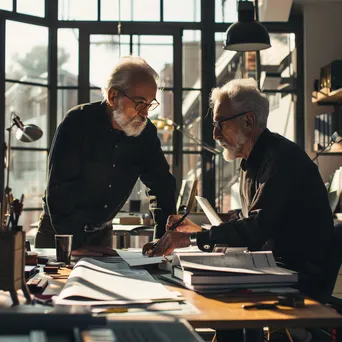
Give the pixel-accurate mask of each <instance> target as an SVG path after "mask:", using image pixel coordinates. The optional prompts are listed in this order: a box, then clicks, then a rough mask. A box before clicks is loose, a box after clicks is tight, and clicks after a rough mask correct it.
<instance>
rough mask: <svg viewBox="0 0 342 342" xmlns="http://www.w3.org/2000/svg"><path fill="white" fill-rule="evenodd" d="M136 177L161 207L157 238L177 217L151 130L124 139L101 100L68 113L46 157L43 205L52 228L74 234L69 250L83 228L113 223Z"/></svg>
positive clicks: (80, 239) (166, 171)
mask: <svg viewBox="0 0 342 342" xmlns="http://www.w3.org/2000/svg"><path fill="white" fill-rule="evenodd" d="M139 177H140V179H141V181H142V182H143V183H144V184H145V185H146V187H147V188H148V189H147V190H148V194H149V196H150V200H154V204H153V205H154V207H156V208H159V209H157V210H154V218H155V223H156V227H155V236H156V237H161V236H162V235H163V233H164V232H165V224H166V220H167V217H168V215H170V214H174V213H175V191H176V183H175V179H174V177H173V176H172V175H171V174H170V172H169V165H168V163H167V161H166V159H165V156H164V154H163V152H162V150H161V146H160V140H159V138H158V136H157V131H156V128H155V126H154V125H153V124H152V123H151V122H150V121H148V123H147V126H146V128H145V129H144V131H143V132H142V133H141V134H140V135H139V136H138V137H128V136H126V134H125V133H124V132H122V131H119V130H116V129H114V128H113V127H112V124H111V121H110V119H109V116H108V114H107V112H106V102H105V101H103V102H95V103H89V104H84V105H80V106H77V107H75V108H73V109H71V110H70V111H69V112H68V113H67V115H66V117H65V118H64V120H63V122H62V123H61V124H60V126H59V127H58V129H57V132H56V134H55V137H54V140H53V143H52V147H51V152H50V156H49V177H48V185H47V190H46V198H45V201H46V203H47V207H48V211H49V214H50V217H51V221H52V224H53V226H54V228H55V230H56V231H57V232H58V233H59V234H73V235H74V237H73V248H77V247H79V246H81V245H82V244H83V242H84V237H85V235H84V234H86V233H85V232H84V226H85V225H88V224H94V225H97V224H102V223H104V222H107V221H110V220H112V219H113V218H114V217H115V215H116V214H117V213H118V211H119V210H120V209H121V208H122V206H123V205H124V203H125V202H126V200H127V198H128V197H129V195H130V193H131V191H132V189H133V187H134V185H135V183H136V181H137V179H138V178H139Z"/></svg>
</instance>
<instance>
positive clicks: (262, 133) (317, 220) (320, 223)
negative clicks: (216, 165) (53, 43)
mask: <svg viewBox="0 0 342 342" xmlns="http://www.w3.org/2000/svg"><path fill="white" fill-rule="evenodd" d="M211 102H212V106H213V112H214V117H213V125H214V132H213V135H214V139H215V140H217V141H218V142H219V144H220V145H221V146H222V147H223V148H224V151H223V155H224V158H225V159H226V160H227V161H228V162H229V161H232V160H235V159H236V158H242V162H241V171H240V196H241V203H242V209H241V210H239V211H233V212H230V213H229V214H230V215H228V216H229V218H228V220H227V222H225V223H223V224H221V225H219V226H213V227H211V229H210V230H208V231H202V229H201V228H200V227H198V226H197V225H195V224H194V223H192V222H191V221H189V220H185V221H184V222H183V223H182V224H181V225H180V226H179V227H178V228H177V231H176V232H167V233H166V234H165V235H164V236H163V237H162V239H160V240H159V242H158V244H157V246H156V248H155V249H154V250H153V251H152V252H150V253H149V254H151V255H161V254H168V253H171V252H172V251H173V249H174V248H176V247H180V246H182V247H183V246H188V245H190V244H191V243H193V244H197V245H198V246H199V248H200V249H202V250H205V251H211V250H212V248H213V246H214V245H215V244H228V245H229V246H232V247H235V246H244V247H248V248H249V250H252V251H253V250H272V251H273V253H274V255H275V257H276V258H277V259H278V260H279V261H281V262H282V263H283V265H284V267H287V268H289V269H293V270H296V271H298V272H299V289H300V290H301V291H302V292H303V293H305V294H307V295H309V296H311V297H313V298H317V299H319V298H320V297H321V296H322V295H323V294H324V292H325V290H326V286H327V284H326V282H325V279H326V278H325V270H326V268H327V267H326V266H327V265H328V264H329V262H330V259H331V254H330V252H331V247H332V239H333V219H332V213H331V209H330V206H329V202H328V196H327V191H326V189H325V186H324V183H323V181H322V179H321V176H320V174H319V171H318V169H317V166H316V165H315V164H314V163H313V162H312V161H311V160H310V158H309V157H308V156H307V154H306V153H305V152H304V151H303V150H302V149H301V148H300V147H299V146H298V145H296V144H295V143H293V142H291V141H289V140H287V139H286V138H284V137H282V136H280V135H279V134H275V133H272V132H270V131H269V130H268V129H267V128H266V124H267V117H268V113H269V103H268V100H267V98H266V96H265V95H264V94H262V93H261V92H260V91H259V90H258V87H257V84H256V82H255V81H254V80H252V79H240V80H233V81H230V82H228V83H227V84H225V85H224V86H223V87H222V88H216V89H214V90H213V92H212V95H211ZM177 218H178V217H177V216H171V217H169V220H168V226H170V225H171V224H172V223H173V222H174V221H175V220H177ZM144 249H145V251H148V250H149V246H145V248H144Z"/></svg>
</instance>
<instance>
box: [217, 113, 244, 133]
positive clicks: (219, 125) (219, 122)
mask: <svg viewBox="0 0 342 342" xmlns="http://www.w3.org/2000/svg"><path fill="white" fill-rule="evenodd" d="M249 112H250V110H248V111H247V112H243V113H239V114H235V115H233V116H231V117H230V118H225V119H222V120H218V121H213V126H214V128H216V129H218V130H220V131H222V125H221V123H222V122H224V121H229V120H233V119H235V118H237V117H239V116H241V115H245V114H247V113H249Z"/></svg>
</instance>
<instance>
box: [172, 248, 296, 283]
mask: <svg viewBox="0 0 342 342" xmlns="http://www.w3.org/2000/svg"><path fill="white" fill-rule="evenodd" d="M171 275H172V277H174V278H177V279H179V280H181V281H183V283H184V284H185V285H189V286H192V287H193V289H195V290H196V287H197V289H201V290H204V289H211V288H213V289H218V288H224V287H226V288H236V287H260V286H261V287H265V286H284V285H289V284H294V283H296V282H297V280H298V277H297V273H296V272H293V271H289V270H287V269H284V268H281V267H278V266H277V265H276V262H275V259H274V257H273V254H272V252H271V251H265V252H236V253H227V254H223V253H208V254H206V253H200V254H196V253H192V254H176V255H174V257H173V260H172V273H171Z"/></svg>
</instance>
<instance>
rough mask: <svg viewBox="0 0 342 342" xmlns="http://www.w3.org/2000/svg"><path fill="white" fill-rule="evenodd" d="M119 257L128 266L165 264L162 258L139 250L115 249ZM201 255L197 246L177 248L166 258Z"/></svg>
mask: <svg viewBox="0 0 342 342" xmlns="http://www.w3.org/2000/svg"><path fill="white" fill-rule="evenodd" d="M116 252H117V253H118V254H119V256H120V257H121V258H122V259H123V260H125V261H126V262H127V263H128V265H129V266H132V267H134V266H143V265H153V264H160V263H164V262H166V259H165V257H164V256H158V257H149V256H148V255H143V254H142V249H141V248H129V249H128V250H123V249H116ZM195 252H196V253H203V252H201V250H200V249H199V248H198V247H197V246H190V247H185V248H177V249H175V250H174V252H173V254H172V255H168V256H167V260H169V261H170V260H172V256H173V255H174V254H176V253H195Z"/></svg>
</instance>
